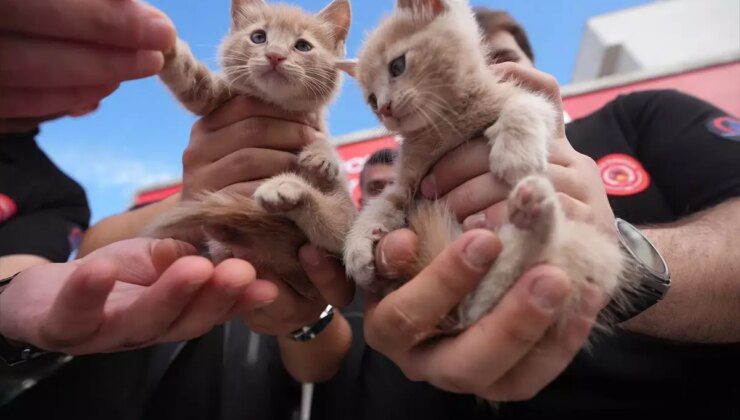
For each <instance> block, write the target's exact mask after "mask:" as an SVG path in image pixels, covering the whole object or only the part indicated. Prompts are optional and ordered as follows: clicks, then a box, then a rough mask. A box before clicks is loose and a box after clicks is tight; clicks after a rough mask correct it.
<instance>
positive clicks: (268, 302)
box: [254, 299, 275, 309]
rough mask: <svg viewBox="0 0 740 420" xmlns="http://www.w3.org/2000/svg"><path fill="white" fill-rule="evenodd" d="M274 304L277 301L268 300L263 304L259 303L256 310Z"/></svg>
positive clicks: (255, 307)
mask: <svg viewBox="0 0 740 420" xmlns="http://www.w3.org/2000/svg"><path fill="white" fill-rule="evenodd" d="M272 302H275V299H272V300H266V301H263V302H257V303H255V304H254V309H264V308H266V307H268V306H270V305H271V304H272Z"/></svg>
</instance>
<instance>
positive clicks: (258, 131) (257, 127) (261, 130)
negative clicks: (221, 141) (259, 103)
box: [241, 117, 271, 145]
mask: <svg viewBox="0 0 740 420" xmlns="http://www.w3.org/2000/svg"><path fill="white" fill-rule="evenodd" d="M241 125H242V133H244V139H245V140H247V144H250V145H251V144H253V143H256V142H258V141H259V139H261V138H262V137H265V136H267V135H268V134H269V130H270V127H271V124H270V121H269V120H268V119H266V118H258V117H257V118H247V119H246V120H243V121H242V122H241Z"/></svg>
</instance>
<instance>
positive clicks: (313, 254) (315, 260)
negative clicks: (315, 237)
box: [303, 245, 321, 267]
mask: <svg viewBox="0 0 740 420" xmlns="http://www.w3.org/2000/svg"><path fill="white" fill-rule="evenodd" d="M303 260H304V261H305V262H306V263H307V264H308V265H310V266H313V267H316V266H318V265H319V263H321V253H320V252H319V250H318V249H316V247H314V246H312V245H309V246H307V247H305V248H304V249H303Z"/></svg>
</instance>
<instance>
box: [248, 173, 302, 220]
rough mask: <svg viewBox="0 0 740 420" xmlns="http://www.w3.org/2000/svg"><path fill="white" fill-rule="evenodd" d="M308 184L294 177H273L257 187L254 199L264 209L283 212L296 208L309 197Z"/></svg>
mask: <svg viewBox="0 0 740 420" xmlns="http://www.w3.org/2000/svg"><path fill="white" fill-rule="evenodd" d="M308 195H309V192H308V190H307V188H306V186H305V185H304V184H302V183H300V182H299V181H296V180H294V179H280V178H277V179H271V180H269V181H267V182H265V183H264V184H262V185H260V187H259V188H257V191H255V192H254V199H255V200H256V201H257V203H258V204H259V205H260V206H262V208H263V209H265V210H267V211H268V212H273V213H283V212H287V211H290V210H293V209H295V208H296V207H298V206H300V205H302V204H303V203H304V202H306V200H307V199H308Z"/></svg>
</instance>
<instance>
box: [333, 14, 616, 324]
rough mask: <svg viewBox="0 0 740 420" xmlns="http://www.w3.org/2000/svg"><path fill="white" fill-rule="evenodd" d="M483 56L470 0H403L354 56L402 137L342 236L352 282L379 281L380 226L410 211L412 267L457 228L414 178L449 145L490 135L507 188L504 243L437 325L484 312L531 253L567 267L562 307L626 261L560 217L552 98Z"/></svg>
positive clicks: (388, 122) (495, 169)
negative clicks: (375, 191) (387, 180)
mask: <svg viewBox="0 0 740 420" xmlns="http://www.w3.org/2000/svg"><path fill="white" fill-rule="evenodd" d="M485 57H486V54H485V51H484V46H483V43H482V42H481V34H480V33H479V29H478V25H477V23H476V21H475V18H474V16H473V13H472V10H471V9H470V7H469V5H468V4H467V2H466V1H464V0H398V3H397V7H396V9H395V11H394V13H393V14H392V15H391V16H390V17H389V18H387V19H386V20H385V21H383V22H382V23H381V25H380V26H379V27H378V28H377V29H376V30H375V31H374V32H373V33H372V34H371V35H370V36H369V38H368V40H367V42H366V44H365V46H364V48H363V50H362V52H361V54H360V57H359V62H358V67H357V75H356V76H357V78H358V80H359V82H360V84H361V85H362V88H363V90H364V93H365V95H366V97H367V100H368V102H369V104H370V106H371V107H372V108H373V110H374V111H375V113H376V114H377V115H378V117H379V118H380V120H381V121H382V122H383V124H384V125H385V126H386V127H387V128H388V129H390V130H392V131H396V132H398V133H399V134H401V135H402V137H403V138H404V141H403V143H402V145H401V157H400V162H399V165H398V174H397V180H396V183H395V184H393V185H392V186H391V187H389V188H387V189H386V191H385V192H384V193H383V194H382V195H381V196H380V197H379V198H378V199H376V200H374V201H372V202H371V203H370V204H369V205H368V206H367V207H366V208H365V210H364V211H363V212H362V213H361V214H360V216H359V218H358V220H357V221H356V223H355V224H354V225H353V227H352V229H351V231H350V234H349V237H348V239H347V242H346V245H345V253H344V257H345V265H346V267H347V272H348V274H349V275H350V276H351V277H352V278H354V280H355V281H356V282H357V284H359V285H360V286H362V287H365V288H370V289H372V290H378V289H380V286H378V283H376V281H375V274H374V262H373V248H374V246H375V244H376V242H377V241H378V240H379V239H380V238H381V236H382V235H383V234H385V233H387V232H389V231H392V230H394V229H398V228H400V227H403V226H404V225H405V224H406V222H407V221H408V223H409V225H410V227H411V228H412V229H413V230H414V231H416V233H417V234H418V235H419V241H418V243H419V251H418V256H417V257H418V261H417V262H418V264H417V265H418V266H417V271H418V270H420V269H421V268H423V267H424V266H426V265H428V264H429V262H430V261H431V260H432V259H433V258H434V257H435V256H437V255H438V254H439V252H441V250H442V249H443V248H444V247H445V246H446V245H447V244H448V243H450V242H451V241H452V240H453V239H454V238H455V237H457V236H458V235H459V234H460V232H461V228H460V225H459V223H458V222H457V220H455V219H454V215H452V214H451V213H450V211H448V210H447V209H446V208H445V207H444V206H443V205H441V204H437V203H435V202H429V201H426V200H423V199H420V198H418V197H417V191H418V188H419V183H420V180H421V178H422V177H423V176H424V175H425V174H426V173H427V172H428V170H429V169H430V167H431V165H432V164H433V163H434V162H436V161H437V160H438V159H439V158H440V157H441V156H443V155H444V154H445V153H447V152H448V151H450V150H451V149H453V148H455V147H457V146H459V145H460V144H462V143H463V142H465V141H467V140H468V139H471V138H474V137H476V136H480V135H483V136H485V137H486V138H487V139H488V141H489V144H490V146H491V152H490V156H489V161H490V169H491V172H492V174H493V175H494V176H496V177H498V178H499V179H501V180H503V181H505V182H506V183H508V184H509V185H511V186H512V187H513V191H512V192H511V194H510V197H509V201H508V222H507V223H506V224H505V225H504V226H502V227H501V228H500V230H499V231H498V235H499V237H500V239H501V241H502V243H503V250H502V253H501V255H500V256H499V257H498V259H497V261H496V262H495V263H494V265H493V266H492V267H491V269H490V270H489V272H488V273H487V275H486V276H485V278H484V280H483V281H482V282H481V283H480V285H479V286H478V288H477V289H476V290H475V291H474V292H473V293H471V294H470V295H469V296H467V298H466V299H465V300H464V301H463V302H462V303H461V305H460V306H459V307H458V308H457V310H456V311H453V313H451V314H450V316H449V317H448V319H446V320H444V321H443V323H442V325H440V327H441V328H442V330H443V331H444V332H455V331H459V330H460V329H463V328H465V327H467V326H469V325H470V324H472V323H474V322H475V321H477V320H478V319H480V318H481V317H482V316H483V315H485V314H486V313H487V312H489V311H490V310H491V308H492V307H493V306H494V305H495V304H496V303H497V302H498V301H499V299H500V298H501V297H502V295H503V294H504V293H505V292H506V291H507V290H509V288H510V287H511V286H512V284H513V283H514V281H515V280H516V279H517V278H518V277H519V276H521V275H522V274H523V272H524V271H525V270H526V269H527V268H529V267H531V266H532V265H534V264H536V263H540V262H548V263H551V264H555V265H557V266H559V267H563V268H564V269H566V270H568V273H569V274H570V276H571V278H572V280H573V281H574V283H575V284H574V286H575V287H574V288H573V291H572V295H571V296H570V298H569V301H568V308H569V309H572V308H576V307H577V306H576V305H577V303H578V299H579V290H580V289H581V288H580V287H578V286H579V285H581V284H584V283H596V284H598V285H599V286H600V287H601V288H603V289H604V290H605V291H606V292H607V293H609V294H613V293H614V292H615V291H616V290H617V287H618V285H619V283H620V274H621V272H622V266H623V259H622V255H621V252H620V250H619V247H618V244H617V241H616V239H613V238H611V237H609V236H608V235H607V234H605V233H603V232H601V231H599V230H597V229H596V228H595V227H593V226H591V225H588V224H585V223H581V222H576V221H572V220H568V219H566V218H565V217H564V216H563V213H562V211H561V208H560V205H559V201H558V199H557V196H556V193H555V191H554V189H553V186H552V184H551V183H550V181H549V180H548V179H547V178H545V176H544V173H545V168H546V165H547V154H548V143H549V142H550V140H551V138H552V136H553V133H554V131H555V124H556V121H557V118H556V110H555V107H554V105H553V104H551V103H550V101H549V100H548V99H547V98H545V97H544V96H542V95H539V94H536V93H533V92H530V91H527V90H526V89H524V88H522V87H520V86H518V85H517V84H516V83H513V82H507V81H502V80H500V79H499V78H498V77H497V76H496V75H494V74H493V73H492V72H491V71H490V70H489V68H488V67H487V65H486V60H485ZM395 286H397V285H394V286H393V287H395ZM385 291H387V290H385ZM568 312H569V311H566V313H564V314H563V315H562V317H561V319H565V318H566V317H567V315H568Z"/></svg>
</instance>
